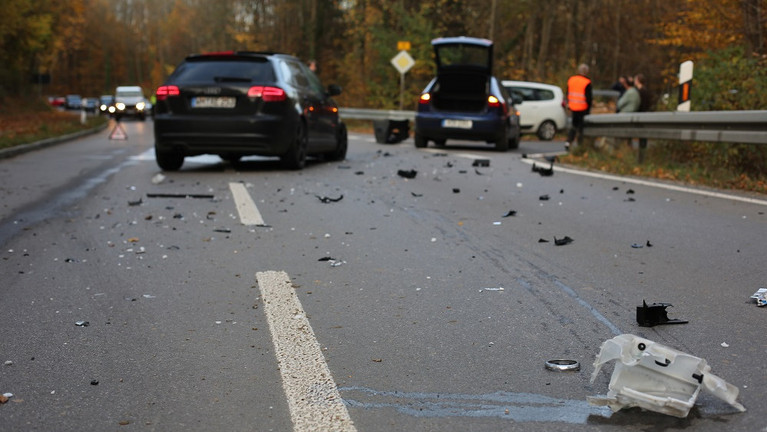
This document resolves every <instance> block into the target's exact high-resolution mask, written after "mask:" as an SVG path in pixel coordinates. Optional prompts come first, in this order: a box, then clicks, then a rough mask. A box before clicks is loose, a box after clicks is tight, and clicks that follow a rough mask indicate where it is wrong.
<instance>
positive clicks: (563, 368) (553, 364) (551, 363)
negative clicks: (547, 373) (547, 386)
mask: <svg viewBox="0 0 767 432" xmlns="http://www.w3.org/2000/svg"><path fill="white" fill-rule="evenodd" d="M546 369H548V370H552V371H558V372H574V371H579V370H581V364H580V363H578V362H577V361H575V360H564V359H556V360H546Z"/></svg>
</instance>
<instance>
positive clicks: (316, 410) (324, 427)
mask: <svg viewBox="0 0 767 432" xmlns="http://www.w3.org/2000/svg"><path fill="white" fill-rule="evenodd" d="M256 280H257V282H258V286H259V288H260V289H261V300H262V302H263V304H264V314H265V315H266V319H267V321H268V322H269V330H270V331H271V333H272V341H273V342H274V351H275V354H276V356H277V363H278V365H279V368H280V374H281V375H282V387H283V389H284V390H285V395H286V396H287V399H288V407H289V409H290V417H291V420H292V421H293V430H294V431H296V432H304V431H345V432H355V431H356V430H357V429H356V428H355V427H354V423H353V422H352V419H351V417H350V416H349V412H348V411H347V410H346V405H344V402H343V400H342V399H341V394H340V393H339V392H338V387H337V386H336V383H335V381H334V380H333V377H332V375H331V374H330V369H329V368H328V365H327V363H325V357H324V356H323V355H322V351H321V349H320V344H319V342H317V339H316V338H315V337H314V331H313V330H312V326H311V325H310V324H309V320H308V319H307V318H306V313H305V312H304V309H303V307H302V306H301V302H300V301H299V300H298V296H297V295H296V292H295V289H294V288H293V285H292V283H291V282H290V277H289V276H288V274H287V273H285V272H281V271H280V272H277V271H268V272H258V273H256Z"/></svg>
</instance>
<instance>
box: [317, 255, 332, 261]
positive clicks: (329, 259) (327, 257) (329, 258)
mask: <svg viewBox="0 0 767 432" xmlns="http://www.w3.org/2000/svg"><path fill="white" fill-rule="evenodd" d="M317 261H335V258H333V257H329V256H324V257H322V258H320V259H318V260H317Z"/></svg>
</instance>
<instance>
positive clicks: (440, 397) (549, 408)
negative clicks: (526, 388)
mask: <svg viewBox="0 0 767 432" xmlns="http://www.w3.org/2000/svg"><path fill="white" fill-rule="evenodd" d="M339 390H340V391H341V392H343V393H344V396H345V398H344V400H345V401H346V403H347V405H349V406H350V407H352V408H362V409H382V408H392V409H395V410H397V411H398V412H400V413H402V414H407V415H411V416H414V417H496V418H500V419H505V420H511V421H515V422H560V423H571V424H585V423H586V422H587V421H588V420H589V417H590V416H599V417H605V418H609V417H610V416H611V414H612V413H611V411H610V409H609V408H607V407H595V406H591V405H589V403H588V402H587V401H585V400H573V399H557V398H552V397H549V396H544V395H538V394H533V393H511V392H495V393H487V394H456V393H418V392H399V391H379V390H373V389H370V388H366V387H342V388H340V389H339Z"/></svg>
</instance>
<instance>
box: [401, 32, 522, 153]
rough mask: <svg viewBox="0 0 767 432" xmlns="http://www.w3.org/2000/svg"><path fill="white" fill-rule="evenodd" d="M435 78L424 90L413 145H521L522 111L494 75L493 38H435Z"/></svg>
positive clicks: (502, 149) (504, 149)
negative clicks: (466, 142)
mask: <svg viewBox="0 0 767 432" xmlns="http://www.w3.org/2000/svg"><path fill="white" fill-rule="evenodd" d="M431 44H432V46H433V47H434V53H435V56H436V62H437V76H436V77H435V78H434V79H432V80H431V82H430V83H429V84H428V85H427V86H426V88H425V89H424V90H423V92H422V93H421V97H420V99H419V101H418V109H417V110H416V115H415V146H416V147H419V148H420V147H426V146H427V145H428V143H429V141H434V143H435V144H436V145H437V146H439V147H441V146H444V145H445V142H446V141H447V140H448V139H460V140H472V141H485V142H487V143H491V144H495V148H496V150H498V151H507V150H508V149H509V148H517V147H518V146H519V136H520V128H519V115H518V113H517V112H516V109H515V108H514V105H513V103H512V100H511V98H510V96H509V95H508V93H507V92H506V90H505V89H504V88H503V87H502V86H501V85H500V83H499V81H498V80H497V79H496V78H495V77H494V76H493V73H492V71H493V42H492V41H490V40H487V39H478V38H471V37H465V36H461V37H450V38H438V39H434V40H432V41H431Z"/></svg>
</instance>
